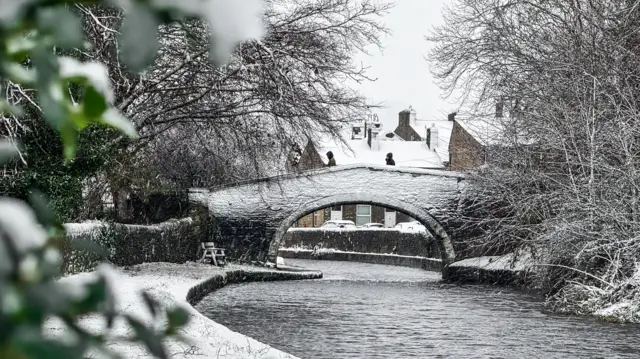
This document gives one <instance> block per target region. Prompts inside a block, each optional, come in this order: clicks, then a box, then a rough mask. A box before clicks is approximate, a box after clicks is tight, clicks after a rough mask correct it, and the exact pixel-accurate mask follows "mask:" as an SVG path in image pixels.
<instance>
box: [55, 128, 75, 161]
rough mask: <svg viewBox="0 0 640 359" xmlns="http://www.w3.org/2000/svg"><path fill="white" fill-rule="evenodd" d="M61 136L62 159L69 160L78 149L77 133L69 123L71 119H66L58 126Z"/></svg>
mask: <svg viewBox="0 0 640 359" xmlns="http://www.w3.org/2000/svg"><path fill="white" fill-rule="evenodd" d="M59 131H60V135H61V137H62V145H63V146H64V159H65V161H71V160H73V158H74V157H75V156H76V151H77V149H78V133H77V131H76V129H75V128H74V127H73V126H72V125H71V121H67V122H66V123H65V124H63V126H62V127H60V128H59Z"/></svg>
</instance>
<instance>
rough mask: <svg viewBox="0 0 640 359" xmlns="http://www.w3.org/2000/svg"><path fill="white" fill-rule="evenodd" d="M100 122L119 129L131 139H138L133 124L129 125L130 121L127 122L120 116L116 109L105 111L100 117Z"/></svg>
mask: <svg viewBox="0 0 640 359" xmlns="http://www.w3.org/2000/svg"><path fill="white" fill-rule="evenodd" d="M102 122H103V123H104V124H107V125H109V126H112V127H115V128H117V129H119V130H120V131H122V132H124V133H125V134H126V135H127V136H129V137H131V138H137V137H138V134H137V132H136V128H135V127H134V126H133V123H131V121H129V120H128V119H127V118H126V117H124V116H122V115H121V114H120V112H118V110H116V109H113V108H110V109H108V110H107V111H105V113H104V114H103V115H102Z"/></svg>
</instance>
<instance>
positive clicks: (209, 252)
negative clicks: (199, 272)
mask: <svg viewBox="0 0 640 359" xmlns="http://www.w3.org/2000/svg"><path fill="white" fill-rule="evenodd" d="M200 247H201V248H202V250H203V253H202V258H201V259H200V261H201V262H202V263H204V262H205V261H206V260H207V258H208V259H211V264H213V265H215V266H218V265H220V266H224V265H225V264H226V262H227V257H226V255H225V254H224V248H216V244H215V243H214V242H202V243H200Z"/></svg>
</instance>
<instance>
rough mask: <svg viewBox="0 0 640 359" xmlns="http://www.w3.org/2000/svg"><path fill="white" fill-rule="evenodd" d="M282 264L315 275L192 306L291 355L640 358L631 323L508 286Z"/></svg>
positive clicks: (415, 272)
mask: <svg viewBox="0 0 640 359" xmlns="http://www.w3.org/2000/svg"><path fill="white" fill-rule="evenodd" d="M287 265H296V266H301V267H306V268H313V269H319V270H322V271H323V272H324V278H323V279H320V280H309V281H288V282H264V283H246V284H239V285H231V286H228V287H225V288H223V289H221V290H219V291H217V292H215V293H212V294H211V295H209V296H207V297H206V298H205V299H204V300H203V301H202V302H200V304H198V306H197V309H198V310H199V311H200V312H201V313H203V314H204V315H206V316H208V317H209V318H211V319H213V320H215V321H217V322H219V323H221V324H224V325H225V326H227V327H229V328H230V329H232V330H234V331H237V332H240V333H243V334H246V335H248V336H251V337H253V338H255V339H257V340H259V341H261V342H263V343H267V344H269V345H271V346H273V347H276V348H278V349H281V350H283V351H285V352H288V353H291V354H293V355H295V356H298V357H300V358H318V359H323V358H327V359H328V358H331V359H335V358H526V359H531V358H640V326H637V325H617V324H608V323H602V322H599V321H597V320H594V319H591V318H584V317H567V316H558V315H551V314H547V313H543V312H541V308H542V305H541V302H540V300H539V299H537V298H533V297H531V296H528V295H525V294H522V293H518V292H516V291H513V290H508V289H504V288H496V287H488V286H477V285H475V286H472V285H469V286H459V285H449V284H441V283H439V282H438V280H439V278H440V275H439V273H434V272H426V271H423V270H419V269H412V268H403V267H392V266H382V265H374V264H362V263H353V262H330V261H304V260H287Z"/></svg>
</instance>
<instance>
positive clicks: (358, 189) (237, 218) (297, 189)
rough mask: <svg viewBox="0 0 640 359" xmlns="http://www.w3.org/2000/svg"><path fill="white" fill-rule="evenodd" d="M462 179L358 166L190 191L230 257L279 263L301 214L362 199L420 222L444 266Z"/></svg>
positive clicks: (455, 175) (443, 173)
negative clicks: (204, 209) (280, 252)
mask: <svg viewBox="0 0 640 359" xmlns="http://www.w3.org/2000/svg"><path fill="white" fill-rule="evenodd" d="M463 179H464V176H463V175H462V174H460V173H456V172H449V171H439V170H424V169H416V168H409V167H391V166H374V165H352V166H338V167H329V168H322V169H316V170H310V171H304V172H298V173H294V174H287V175H281V176H275V177H267V178H262V179H257V180H251V181H246V182H241V183H233V184H229V185H225V186H221V187H216V188H211V189H191V190H190V193H189V198H190V200H191V201H192V202H197V203H200V204H204V205H205V206H207V207H208V209H209V212H210V214H211V216H212V218H213V222H214V226H215V229H214V233H215V238H214V239H213V240H214V241H216V242H217V244H218V245H221V246H224V247H225V248H227V249H228V251H229V253H230V255H231V257H235V258H242V259H246V260H257V261H271V262H273V263H275V262H276V257H277V254H278V248H279V246H280V241H281V240H282V238H283V236H284V234H285V233H286V231H287V229H288V228H289V227H290V226H291V225H293V224H294V223H295V222H296V220H298V219H299V218H300V217H302V216H305V215H307V214H309V213H313V212H314V211H316V210H319V209H322V208H326V207H329V206H334V205H344V204H355V203H358V204H373V205H379V206H384V207H388V208H392V209H395V210H397V211H401V212H404V213H406V214H408V215H410V216H411V217H413V218H415V219H417V220H418V221H420V222H422V223H423V224H424V225H425V226H426V227H427V229H428V230H429V232H430V233H431V234H432V235H433V237H434V238H435V239H436V241H437V243H438V246H439V247H440V253H442V262H443V265H446V264H449V263H451V262H452V261H453V260H454V259H455V252H454V248H453V244H452V241H451V238H450V237H449V235H448V234H447V233H448V232H449V230H448V228H447V223H449V222H450V221H449V220H450V219H451V218H452V217H453V216H456V212H457V206H458V199H459V195H460V192H461V190H462V187H463V185H464V181H463Z"/></svg>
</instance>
